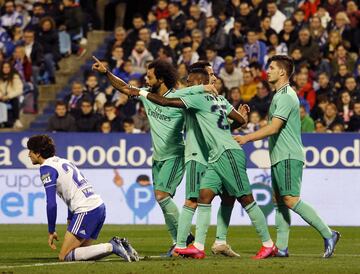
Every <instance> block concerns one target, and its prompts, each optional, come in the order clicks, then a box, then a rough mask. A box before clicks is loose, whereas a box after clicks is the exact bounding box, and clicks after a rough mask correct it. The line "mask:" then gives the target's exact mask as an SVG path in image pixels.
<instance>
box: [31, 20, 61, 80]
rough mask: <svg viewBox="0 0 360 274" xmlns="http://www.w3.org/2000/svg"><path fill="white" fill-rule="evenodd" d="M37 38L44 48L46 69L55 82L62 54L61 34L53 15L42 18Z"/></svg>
mask: <svg viewBox="0 0 360 274" xmlns="http://www.w3.org/2000/svg"><path fill="white" fill-rule="evenodd" d="M36 38H37V39H36V40H37V41H38V42H39V43H40V44H41V46H42V48H43V53H44V64H45V69H46V71H47V72H48V73H49V79H50V82H51V83H55V70H56V64H57V62H58V61H59V60H60V59H61V55H60V48H59V34H58V31H57V30H56V26H55V21H54V20H53V19H52V18H51V17H43V18H42V19H41V20H40V30H39V32H37V37H36Z"/></svg>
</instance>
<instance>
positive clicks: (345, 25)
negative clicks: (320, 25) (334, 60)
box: [334, 11, 359, 50]
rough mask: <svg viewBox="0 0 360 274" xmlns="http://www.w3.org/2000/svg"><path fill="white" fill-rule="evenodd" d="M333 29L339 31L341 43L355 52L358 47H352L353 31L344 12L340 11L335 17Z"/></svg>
mask: <svg viewBox="0 0 360 274" xmlns="http://www.w3.org/2000/svg"><path fill="white" fill-rule="evenodd" d="M334 29H336V30H337V31H339V33H340V35H341V38H342V41H343V43H344V44H345V45H346V46H347V47H348V48H352V50H355V48H357V47H359V45H353V41H355V40H354V39H353V34H354V33H353V31H352V30H351V27H350V19H349V17H347V15H346V13H345V12H344V11H340V12H338V13H337V14H336V16H335V26H334Z"/></svg>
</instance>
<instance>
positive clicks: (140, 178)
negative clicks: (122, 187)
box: [136, 175, 150, 183]
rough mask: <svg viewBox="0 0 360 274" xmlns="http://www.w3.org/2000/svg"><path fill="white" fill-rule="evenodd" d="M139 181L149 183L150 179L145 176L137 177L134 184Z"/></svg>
mask: <svg viewBox="0 0 360 274" xmlns="http://www.w3.org/2000/svg"><path fill="white" fill-rule="evenodd" d="M140 181H150V178H149V176H147V175H139V176H138V177H137V178H136V182H137V183H138V182H140Z"/></svg>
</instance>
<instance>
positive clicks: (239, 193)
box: [218, 149, 275, 259]
mask: <svg viewBox="0 0 360 274" xmlns="http://www.w3.org/2000/svg"><path fill="white" fill-rule="evenodd" d="M218 162H219V165H218V168H219V173H220V174H221V175H220V176H221V179H222V180H223V184H224V186H225V188H226V190H227V191H228V193H229V194H230V195H233V196H235V197H237V200H238V201H239V202H240V204H241V206H242V207H243V208H244V209H245V211H246V212H247V214H248V215H249V218H250V220H251V223H252V224H253V226H254V227H255V229H256V232H257V234H258V235H259V237H260V239H261V242H262V247H261V249H260V251H259V252H258V253H257V255H256V256H255V257H253V258H254V259H264V258H266V257H269V256H271V254H272V250H273V249H274V248H275V245H274V243H273V241H272V240H271V237H270V233H269V229H268V226H267V223H266V218H265V216H264V213H263V212H262V211H261V209H260V207H259V206H258V205H257V204H256V202H255V201H254V197H253V196H252V192H251V187H250V182H249V179H248V176H247V174H246V158H245V153H244V151H243V150H240V149H229V150H226V151H225V152H224V153H223V155H222V156H221V157H220V159H219V161H218Z"/></svg>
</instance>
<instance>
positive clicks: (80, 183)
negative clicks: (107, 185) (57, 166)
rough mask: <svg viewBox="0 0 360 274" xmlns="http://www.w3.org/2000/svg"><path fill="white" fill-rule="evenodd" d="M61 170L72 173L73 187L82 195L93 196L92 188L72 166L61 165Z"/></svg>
mask: <svg viewBox="0 0 360 274" xmlns="http://www.w3.org/2000/svg"><path fill="white" fill-rule="evenodd" d="M62 168H63V169H64V171H65V172H66V173H68V172H69V171H70V169H71V170H72V171H73V175H72V179H73V181H74V183H75V185H76V186H77V187H78V188H79V189H80V188H81V191H82V192H83V193H84V195H85V197H86V198H87V197H90V196H91V195H93V194H94V193H93V191H92V187H91V186H90V185H89V184H88V181H87V180H86V179H85V177H84V175H82V173H81V172H80V171H79V170H78V169H77V168H76V167H75V166H74V165H72V164H63V165H62Z"/></svg>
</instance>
